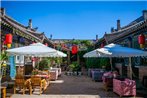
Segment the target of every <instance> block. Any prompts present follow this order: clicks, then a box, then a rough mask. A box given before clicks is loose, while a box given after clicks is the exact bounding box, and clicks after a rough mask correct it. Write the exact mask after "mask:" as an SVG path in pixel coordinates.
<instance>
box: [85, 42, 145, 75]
mask: <svg viewBox="0 0 147 98" xmlns="http://www.w3.org/2000/svg"><path fill="white" fill-rule="evenodd" d="M139 56H147V52H145V51H142V50H138V49H134V48H128V47H123V46H121V45H117V44H113V43H112V44H109V45H106V46H104V48H98V49H95V50H93V51H91V52H88V53H86V54H85V55H84V56H83V57H129V67H130V78H132V68H131V57H139ZM110 60H112V59H110ZM111 66H112V61H111ZM111 68H112V67H111Z"/></svg>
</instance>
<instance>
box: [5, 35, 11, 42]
mask: <svg viewBox="0 0 147 98" xmlns="http://www.w3.org/2000/svg"><path fill="white" fill-rule="evenodd" d="M5 41H6V44H12V34H6V39H5Z"/></svg>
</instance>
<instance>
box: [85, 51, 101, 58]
mask: <svg viewBox="0 0 147 98" xmlns="http://www.w3.org/2000/svg"><path fill="white" fill-rule="evenodd" d="M103 55H104V54H102V53H100V52H98V51H97V49H95V50H93V51H90V52H87V53H86V54H84V55H83V57H102V56H103Z"/></svg>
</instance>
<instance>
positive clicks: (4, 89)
mask: <svg viewBox="0 0 147 98" xmlns="http://www.w3.org/2000/svg"><path fill="white" fill-rule="evenodd" d="M0 88H1V91H2V94H1V95H3V96H2V98H6V87H5V86H1V87H0Z"/></svg>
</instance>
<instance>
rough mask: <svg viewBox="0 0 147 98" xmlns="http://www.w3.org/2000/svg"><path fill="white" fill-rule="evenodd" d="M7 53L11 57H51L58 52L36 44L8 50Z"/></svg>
mask: <svg viewBox="0 0 147 98" xmlns="http://www.w3.org/2000/svg"><path fill="white" fill-rule="evenodd" d="M6 51H7V52H8V53H9V54H10V55H23V56H33V57H49V56H50V55H51V54H57V50H55V49H53V48H50V47H47V46H45V45H43V44H41V43H35V44H31V45H29V46H24V47H18V48H13V49H8V50H6Z"/></svg>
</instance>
